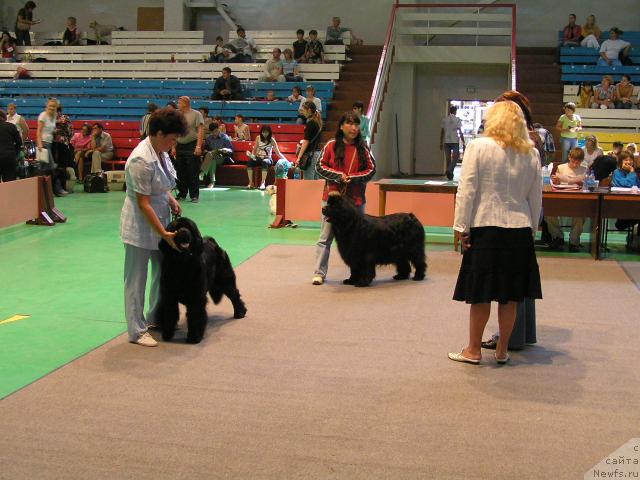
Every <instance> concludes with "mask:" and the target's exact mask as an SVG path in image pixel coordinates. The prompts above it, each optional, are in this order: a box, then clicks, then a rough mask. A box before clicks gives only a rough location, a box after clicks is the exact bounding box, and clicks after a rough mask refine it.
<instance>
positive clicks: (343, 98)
mask: <svg viewBox="0 0 640 480" xmlns="http://www.w3.org/2000/svg"><path fill="white" fill-rule="evenodd" d="M381 54H382V45H359V46H353V47H351V54H350V57H351V59H352V61H351V62H347V63H345V64H344V66H343V67H342V71H341V72H340V80H338V81H337V83H336V88H335V90H334V94H333V100H331V102H330V103H329V110H328V111H327V119H326V121H325V124H324V131H323V132H322V141H323V142H326V141H327V140H330V139H332V138H334V136H335V133H336V129H337V128H338V121H339V120H340V117H341V116H342V114H343V113H344V112H347V111H351V106H352V105H353V102H355V101H356V100H360V101H361V102H362V103H364V111H365V113H366V111H367V107H368V106H369V100H370V99H371V93H372V91H373V84H374V83H375V80H376V73H377V71H378V64H379V63H380V55H381Z"/></svg>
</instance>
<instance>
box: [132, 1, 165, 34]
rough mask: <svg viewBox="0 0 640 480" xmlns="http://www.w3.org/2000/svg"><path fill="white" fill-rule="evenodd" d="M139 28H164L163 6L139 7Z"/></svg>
mask: <svg viewBox="0 0 640 480" xmlns="http://www.w3.org/2000/svg"><path fill="white" fill-rule="evenodd" d="M137 28H138V30H145V31H162V30H164V8H163V7H138V26H137Z"/></svg>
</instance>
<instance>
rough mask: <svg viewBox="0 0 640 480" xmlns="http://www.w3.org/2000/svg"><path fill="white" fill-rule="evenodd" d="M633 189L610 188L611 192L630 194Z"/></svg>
mask: <svg viewBox="0 0 640 480" xmlns="http://www.w3.org/2000/svg"><path fill="white" fill-rule="evenodd" d="M632 188H633V187H611V191H612V192H630V191H631V189H632Z"/></svg>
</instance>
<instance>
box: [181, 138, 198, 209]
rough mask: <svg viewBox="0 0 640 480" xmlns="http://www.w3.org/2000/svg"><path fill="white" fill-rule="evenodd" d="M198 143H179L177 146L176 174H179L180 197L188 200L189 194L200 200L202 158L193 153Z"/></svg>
mask: <svg viewBox="0 0 640 480" xmlns="http://www.w3.org/2000/svg"><path fill="white" fill-rule="evenodd" d="M197 143H198V142H196V141H195V140H194V141H193V142H189V143H178V144H177V145H176V173H177V174H178V181H177V182H176V183H177V186H178V197H180V198H187V193H188V194H189V196H190V197H191V198H198V196H199V195H200V191H199V188H198V187H199V185H198V176H199V175H200V158H199V157H196V156H195V155H194V154H193V152H194V150H195V149H196V144H197Z"/></svg>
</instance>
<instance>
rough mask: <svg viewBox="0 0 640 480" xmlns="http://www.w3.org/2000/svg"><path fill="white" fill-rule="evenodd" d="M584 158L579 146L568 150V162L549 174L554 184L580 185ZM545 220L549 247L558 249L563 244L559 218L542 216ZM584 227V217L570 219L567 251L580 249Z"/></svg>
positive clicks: (584, 169)
mask: <svg viewBox="0 0 640 480" xmlns="http://www.w3.org/2000/svg"><path fill="white" fill-rule="evenodd" d="M583 160H584V151H583V150H582V149H581V148H577V147H576V148H572V149H571V151H569V162H568V163H561V164H560V165H558V170H557V171H556V173H555V175H552V176H551V181H552V183H554V184H569V185H572V184H575V185H580V186H582V183H583V182H584V176H585V174H586V173H587V168H586V167H584V166H582V161H583ZM544 218H545V220H546V221H547V226H548V228H549V234H550V235H551V238H552V240H551V243H550V244H549V247H550V248H552V249H559V248H561V247H562V246H563V245H564V233H562V229H561V227H560V219H559V218H558V217H547V216H545V217H544ZM583 227H584V218H577V217H574V218H573V219H572V221H571V233H570V234H569V251H570V252H578V251H580V235H581V234H582V229H583Z"/></svg>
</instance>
